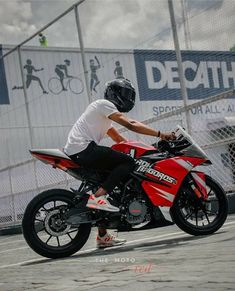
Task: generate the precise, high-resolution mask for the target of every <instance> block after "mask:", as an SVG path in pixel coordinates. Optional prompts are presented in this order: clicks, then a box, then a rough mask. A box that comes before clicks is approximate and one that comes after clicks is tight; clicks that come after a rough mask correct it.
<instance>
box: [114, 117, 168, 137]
mask: <svg viewBox="0 0 235 291" xmlns="http://www.w3.org/2000/svg"><path fill="white" fill-rule="evenodd" d="M109 118H110V119H111V120H113V121H115V122H117V123H118V124H120V125H122V126H124V127H126V128H127V129H129V130H131V131H134V132H137V133H141V134H145V135H150V136H156V137H160V138H161V139H173V138H174V135H173V134H172V133H162V132H160V130H155V129H153V128H151V127H149V126H147V125H145V124H143V123H141V122H139V121H136V120H131V119H129V118H128V117H126V116H125V115H124V114H123V113H120V112H115V113H113V114H111V115H110V116H109Z"/></svg>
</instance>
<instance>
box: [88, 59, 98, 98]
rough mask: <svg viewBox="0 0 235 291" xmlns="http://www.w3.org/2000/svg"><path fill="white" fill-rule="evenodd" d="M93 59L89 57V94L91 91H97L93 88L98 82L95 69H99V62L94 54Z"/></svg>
mask: <svg viewBox="0 0 235 291" xmlns="http://www.w3.org/2000/svg"><path fill="white" fill-rule="evenodd" d="M95 60H96V62H97V65H95ZM95 60H94V59H90V70H91V81H90V90H91V94H92V91H95V92H97V91H96V89H95V88H96V86H97V85H98V84H99V83H100V81H99V79H98V76H97V74H96V71H97V70H98V69H100V62H99V60H98V58H97V57H96V56H95Z"/></svg>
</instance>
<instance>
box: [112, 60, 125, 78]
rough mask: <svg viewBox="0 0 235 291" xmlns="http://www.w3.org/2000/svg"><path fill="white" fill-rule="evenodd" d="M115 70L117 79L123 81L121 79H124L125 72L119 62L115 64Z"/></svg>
mask: <svg viewBox="0 0 235 291" xmlns="http://www.w3.org/2000/svg"><path fill="white" fill-rule="evenodd" d="M115 66H116V67H115V69H114V72H113V73H114V75H115V77H116V78H117V79H121V78H124V76H123V72H122V66H121V65H120V62H119V61H116V62H115Z"/></svg>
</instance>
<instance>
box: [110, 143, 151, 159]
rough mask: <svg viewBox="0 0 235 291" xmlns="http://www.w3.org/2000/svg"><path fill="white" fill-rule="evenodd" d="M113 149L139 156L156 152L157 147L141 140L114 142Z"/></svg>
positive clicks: (135, 156) (134, 156)
mask: <svg viewBox="0 0 235 291" xmlns="http://www.w3.org/2000/svg"><path fill="white" fill-rule="evenodd" d="M112 149H114V150H116V151H119V152H123V153H126V154H129V155H131V156H132V157H133V158H138V157H140V156H142V155H145V154H150V153H156V152H157V149H156V148H155V147H153V146H150V145H148V144H145V143H144V142H141V141H127V142H120V143H117V144H114V145H113V146H112Z"/></svg>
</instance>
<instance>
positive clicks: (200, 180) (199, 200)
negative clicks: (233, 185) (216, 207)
mask: <svg viewBox="0 0 235 291" xmlns="http://www.w3.org/2000/svg"><path fill="white" fill-rule="evenodd" d="M187 182H188V185H189V186H190V189H191V190H192V191H191V194H192V198H193V200H194V201H195V203H196V204H197V205H198V206H199V207H201V208H202V209H204V208H205V205H204V203H203V202H204V201H205V200H207V198H208V193H207V188H206V175H205V174H204V173H202V172H196V171H195V172H191V173H190V174H189V175H188V177H187Z"/></svg>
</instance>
